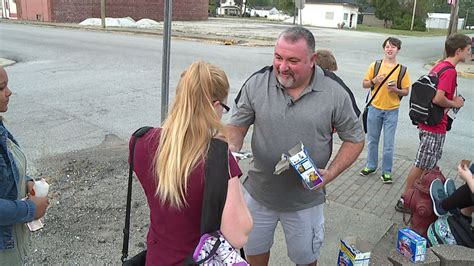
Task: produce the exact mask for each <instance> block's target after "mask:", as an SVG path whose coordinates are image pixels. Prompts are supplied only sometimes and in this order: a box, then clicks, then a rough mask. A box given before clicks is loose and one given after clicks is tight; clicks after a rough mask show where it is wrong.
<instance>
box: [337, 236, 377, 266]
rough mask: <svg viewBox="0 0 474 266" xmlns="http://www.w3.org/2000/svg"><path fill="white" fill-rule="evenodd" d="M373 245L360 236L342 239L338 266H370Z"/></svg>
mask: <svg viewBox="0 0 474 266" xmlns="http://www.w3.org/2000/svg"><path fill="white" fill-rule="evenodd" d="M370 247H371V245H370V244H369V243H368V242H366V241H364V240H362V239H360V238H359V237H354V236H350V237H346V238H343V239H341V243H340V248H339V258H338V259H337V265H338V266H369V264H370V250H371V248H370Z"/></svg>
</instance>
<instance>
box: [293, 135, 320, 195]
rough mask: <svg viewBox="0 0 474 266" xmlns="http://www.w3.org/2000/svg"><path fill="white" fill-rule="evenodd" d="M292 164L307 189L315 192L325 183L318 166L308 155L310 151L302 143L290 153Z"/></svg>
mask: <svg viewBox="0 0 474 266" xmlns="http://www.w3.org/2000/svg"><path fill="white" fill-rule="evenodd" d="M288 154H289V155H290V164H291V166H293V168H294V169H295V170H296V172H297V173H298V174H299V176H300V177H301V180H303V184H304V185H305V186H306V188H307V189H309V190H313V189H315V188H317V187H318V186H319V185H321V184H322V183H323V177H322V176H321V175H320V174H319V172H318V169H317V168H316V165H315V164H314V162H313V160H312V159H311V157H310V156H309V154H308V150H307V149H306V147H305V146H304V145H303V143H300V144H298V145H296V146H295V147H293V148H292V149H291V150H289V151H288Z"/></svg>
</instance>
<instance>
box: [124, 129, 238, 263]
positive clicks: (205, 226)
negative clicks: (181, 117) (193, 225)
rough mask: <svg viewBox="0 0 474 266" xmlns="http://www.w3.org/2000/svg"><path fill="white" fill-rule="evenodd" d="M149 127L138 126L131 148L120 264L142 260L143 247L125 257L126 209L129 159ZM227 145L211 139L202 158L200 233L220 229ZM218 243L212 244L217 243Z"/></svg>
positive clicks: (128, 196)
mask: <svg viewBox="0 0 474 266" xmlns="http://www.w3.org/2000/svg"><path fill="white" fill-rule="evenodd" d="M150 129H152V127H142V128H140V129H138V130H137V131H135V132H134V133H133V134H132V136H134V139H133V142H132V147H131V152H130V168H129V176H128V190H127V207H126V212H125V227H124V229H123V234H124V237H123V247H122V258H121V260H122V265H124V266H139V265H145V263H146V252H147V251H146V250H143V251H142V252H140V253H138V254H137V255H135V256H133V257H132V258H130V259H127V258H128V244H129V238H130V209H131V199H132V181H133V160H134V154H135V145H136V142H137V139H138V138H140V137H142V136H143V135H144V134H145V133H146V132H147V131H148V130H150ZM227 155H228V146H227V143H226V142H224V141H222V140H219V139H214V138H213V139H211V143H210V146H209V151H208V154H207V156H208V157H207V158H206V162H205V180H206V181H205V183H204V195H203V206H202V211H201V229H200V231H201V234H204V233H213V232H215V231H217V230H219V229H220V226H221V219H222V213H223V211H224V206H225V200H226V198H227V182H228V179H226V178H224V177H226V176H228V175H229V168H228V156H227ZM217 246H218V245H216V247H217ZM240 256H241V257H242V258H245V254H244V250H243V249H241V250H240ZM185 264H186V265H194V264H196V263H195V262H194V261H193V260H192V256H190V257H189V258H187V260H186V261H185Z"/></svg>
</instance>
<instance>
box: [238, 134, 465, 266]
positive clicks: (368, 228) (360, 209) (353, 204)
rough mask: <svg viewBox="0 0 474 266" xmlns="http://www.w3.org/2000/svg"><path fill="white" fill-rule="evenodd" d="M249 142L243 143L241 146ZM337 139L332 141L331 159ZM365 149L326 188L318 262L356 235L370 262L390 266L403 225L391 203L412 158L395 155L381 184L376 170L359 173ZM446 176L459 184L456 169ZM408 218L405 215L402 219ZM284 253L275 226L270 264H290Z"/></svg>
mask: <svg viewBox="0 0 474 266" xmlns="http://www.w3.org/2000/svg"><path fill="white" fill-rule="evenodd" d="M247 145H249V144H248V143H246V144H245V145H244V146H245V147H247ZM340 145H341V142H340V141H338V140H335V143H334V149H333V158H334V156H335V154H336V153H337V151H338V150H339V147H340ZM366 160H367V149H366V148H364V150H363V151H362V153H361V155H360V156H359V158H358V159H357V160H356V161H355V162H354V164H352V165H351V166H350V167H349V168H348V169H347V170H346V171H344V172H343V173H342V174H341V175H340V176H338V177H337V178H336V179H335V180H334V181H333V182H331V183H330V184H329V185H328V187H327V202H326V206H325V210H324V211H325V240H324V244H323V248H322V251H321V258H320V260H319V264H320V265H335V264H336V262H337V257H338V254H339V239H340V238H342V237H346V236H359V237H361V238H362V239H364V240H366V241H369V242H370V243H371V244H372V245H373V246H374V249H373V250H372V258H371V265H392V263H390V262H389V261H388V259H387V256H388V255H389V254H390V251H392V250H393V249H395V248H396V237H397V233H398V229H400V228H403V227H406V226H405V224H404V222H403V214H402V213H399V212H397V211H395V204H396V203H397V200H398V199H399V198H400V195H401V194H402V192H403V190H404V188H405V179H406V176H407V175H408V172H409V171H410V169H411V166H412V164H413V160H412V159H410V158H404V157H402V156H395V158H394V164H393V169H394V171H393V176H392V177H393V181H394V182H393V184H391V185H388V184H383V183H382V181H381V180H380V175H381V173H380V170H379V171H377V172H376V173H375V174H373V175H370V176H361V175H359V171H360V170H361V169H362V168H364V167H365V164H366ZM248 163H249V162H248V160H247V161H243V162H240V163H239V165H240V166H241V168H242V170H243V172H244V173H246V172H247V171H248V168H249V166H248ZM442 170H443V174H444V175H445V176H446V177H450V178H453V179H454V180H455V183H456V185H457V186H459V185H460V184H461V180H460V178H458V176H457V172H456V170H455V169H454V168H453V169H442ZM408 218H409V217H408V216H407V217H406V219H408ZM290 264H291V261H290V260H289V259H288V257H287V255H286V244H285V239H284V235H283V231H282V230H281V228H280V227H279V228H277V232H276V234H275V240H274V246H273V248H272V254H271V259H270V265H290Z"/></svg>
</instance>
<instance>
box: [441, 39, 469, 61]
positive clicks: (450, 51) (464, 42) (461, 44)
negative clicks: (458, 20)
mask: <svg viewBox="0 0 474 266" xmlns="http://www.w3.org/2000/svg"><path fill="white" fill-rule="evenodd" d="M470 45H471V38H470V37H469V36H467V35H466V34H462V33H454V34H451V35H449V37H448V39H446V42H445V43H444V50H445V51H446V56H447V57H453V56H455V55H456V51H457V50H458V49H464V48H466V47H467V46H470Z"/></svg>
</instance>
